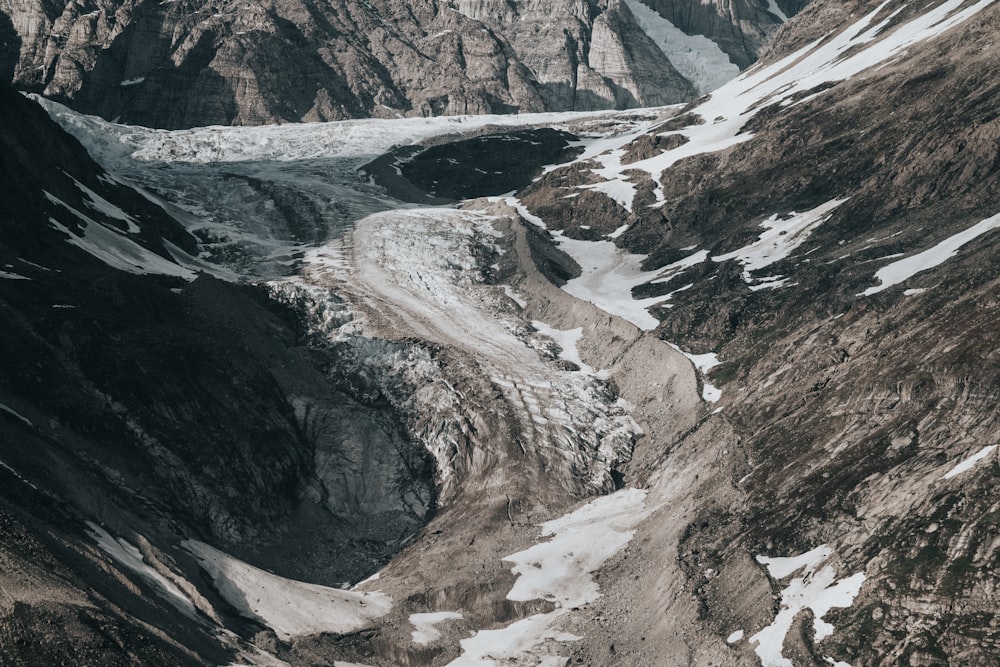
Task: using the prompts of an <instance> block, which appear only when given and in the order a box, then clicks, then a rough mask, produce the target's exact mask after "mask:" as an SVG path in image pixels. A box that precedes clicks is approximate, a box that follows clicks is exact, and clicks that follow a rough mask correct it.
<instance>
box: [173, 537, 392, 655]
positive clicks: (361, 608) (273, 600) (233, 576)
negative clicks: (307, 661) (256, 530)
mask: <svg viewBox="0 0 1000 667" xmlns="http://www.w3.org/2000/svg"><path fill="white" fill-rule="evenodd" d="M182 546H183V547H184V548H185V549H187V550H188V551H190V552H191V553H192V554H194V556H195V557H196V558H197V559H198V562H199V563H200V564H201V567H202V569H204V570H205V572H207V573H208V575H209V576H211V577H212V580H213V582H214V583H215V588H216V589H217V590H218V591H219V593H220V594H221V595H222V597H223V598H225V599H226V601H227V602H229V604H231V605H233V607H235V608H236V609H237V611H239V612H240V613H241V614H242V615H244V616H246V617H247V618H252V619H256V620H258V621H260V622H262V623H263V624H265V625H267V626H268V627H269V628H271V629H272V630H274V631H275V633H276V634H277V635H278V637H280V638H281V639H282V640H283V641H288V640H289V639H291V638H293V637H302V636H306V635H314V634H319V633H321V632H333V633H337V634H346V633H349V632H355V631H357V630H361V629H363V628H366V627H369V626H370V625H371V621H372V620H373V619H376V618H379V617H380V616H384V615H385V614H387V613H389V611H390V610H391V609H392V601H391V600H390V599H389V597H388V596H386V595H383V594H382V593H356V592H353V591H342V590H339V589H336V588H329V587H327V586H319V585H317V584H307V583H303V582H301V581H293V580H291V579H285V578H284V577H279V576H277V575H274V574H271V573H270V572H266V571H264V570H261V569H259V568H256V567H253V566H252V565H248V564H247V563H244V562H243V561H241V560H238V559H236V558H233V557H232V556H230V555H229V554H227V553H224V552H222V551H219V550H218V549H215V548H214V547H211V546H209V545H207V544H205V543H203V542H198V541H197V540H185V541H184V542H183V543H182Z"/></svg>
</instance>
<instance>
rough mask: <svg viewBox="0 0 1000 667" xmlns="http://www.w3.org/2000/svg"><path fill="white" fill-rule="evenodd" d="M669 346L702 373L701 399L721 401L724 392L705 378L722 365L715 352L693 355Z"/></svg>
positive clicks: (670, 344) (709, 401)
mask: <svg viewBox="0 0 1000 667" xmlns="http://www.w3.org/2000/svg"><path fill="white" fill-rule="evenodd" d="M681 289H684V288H681ZM678 291H679V290H678ZM667 345H669V346H670V347H672V348H674V349H675V350H677V351H678V352H680V353H681V354H683V355H684V356H685V357H687V358H688V359H689V360H690V361H691V363H692V364H693V365H694V367H695V368H696V369H697V370H698V372H699V373H701V375H702V378H701V384H702V388H701V397H702V398H703V399H704V400H705V401H707V402H708V403H718V402H719V399H721V398H722V390H721V389H719V388H718V387H716V386H715V385H712V384H710V383H709V382H708V380H707V379H706V378H705V376H706V375H708V372H709V371H710V370H712V369H713V368H715V367H716V366H718V365H719V364H721V363H722V362H721V361H719V357H718V356H717V355H716V354H715V353H714V352H706V353H705V354H691V353H690V352H685V351H684V350H682V349H681V348H680V347H678V346H677V345H674V344H673V343H670V342H667ZM713 414H714V413H713Z"/></svg>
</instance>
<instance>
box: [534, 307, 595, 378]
mask: <svg viewBox="0 0 1000 667" xmlns="http://www.w3.org/2000/svg"><path fill="white" fill-rule="evenodd" d="M531 326H533V327H535V329H536V330H537V331H538V333H540V334H542V335H543V336H548V337H549V338H551V339H552V340H554V341H555V343H556V345H558V346H559V348H560V351H559V358H560V359H565V360H566V361H568V362H570V363H573V364H576V365H577V366H579V367H580V372H581V373H586V374H587V375H595V373H594V369H593V368H591V367H590V366H588V365H587V364H585V363H583V360H582V359H581V358H580V351H579V350H578V349H577V347H576V346H577V343H579V342H580V339H581V338H582V337H583V327H577V328H575V329H568V330H566V331H562V330H559V329H556V328H554V327H551V326H549V325H548V324H546V323H545V322H539V321H538V320H532V321H531Z"/></svg>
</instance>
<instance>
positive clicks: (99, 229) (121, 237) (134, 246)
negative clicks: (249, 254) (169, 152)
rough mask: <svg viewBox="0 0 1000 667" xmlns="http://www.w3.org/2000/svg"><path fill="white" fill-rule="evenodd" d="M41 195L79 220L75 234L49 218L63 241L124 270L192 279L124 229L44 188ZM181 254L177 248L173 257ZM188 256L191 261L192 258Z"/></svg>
mask: <svg viewBox="0 0 1000 667" xmlns="http://www.w3.org/2000/svg"><path fill="white" fill-rule="evenodd" d="M45 196H46V197H47V198H48V200H49V201H51V202H52V203H53V204H58V205H59V206H62V207H63V208H64V209H66V210H67V211H69V212H70V213H71V214H73V216H74V217H75V218H77V220H78V221H79V222H80V223H82V224H83V232H82V234H76V233H75V232H73V231H72V230H70V229H69V228H68V227H66V226H65V225H63V224H62V223H60V222H59V221H58V220H56V219H55V218H49V223H51V224H52V226H53V227H55V228H56V229H58V230H59V231H61V232H63V233H64V234H66V235H67V239H66V241H67V242H68V243H70V244H71V245H75V246H76V247H78V248H80V249H81V250H83V251H85V252H87V253H88V254H90V255H92V256H94V257H96V258H97V259H99V260H101V261H102V262H104V263H105V264H107V265H108V266H110V267H113V268H115V269H119V270H121V271H126V272H128V273H138V274H147V275H148V274H162V275H167V276H176V277H179V278H184V279H185V280H194V279H195V273H194V271H192V270H190V269H187V268H184V267H183V266H181V265H180V264H177V263H175V262H172V261H170V260H168V259H166V258H164V257H161V256H159V255H157V254H156V253H155V252H152V251H151V250H147V249H146V248H144V247H142V246H141V245H139V244H138V243H136V242H135V241H133V240H131V239H129V238H127V237H126V236H125V233H124V232H120V231H118V230H114V231H112V230H111V229H109V228H108V227H105V226H104V225H102V224H100V223H99V222H96V221H94V220H92V219H91V218H89V217H87V216H86V215H84V214H83V213H81V212H80V211H78V210H76V209H75V208H73V207H72V206H70V205H69V204H66V203H65V202H63V201H62V200H61V199H59V198H58V197H56V196H54V195H52V194H50V193H48V192H46V193H45ZM165 243H166V242H165ZM184 256H185V253H184V252H183V251H181V250H180V249H177V255H176V256H175V259H178V260H183V258H184ZM189 259H190V260H192V261H193V258H189Z"/></svg>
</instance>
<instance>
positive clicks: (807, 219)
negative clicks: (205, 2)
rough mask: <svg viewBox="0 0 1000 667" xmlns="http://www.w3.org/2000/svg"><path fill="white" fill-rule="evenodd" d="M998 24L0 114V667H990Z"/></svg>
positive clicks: (852, 21)
mask: <svg viewBox="0 0 1000 667" xmlns="http://www.w3.org/2000/svg"><path fill="white" fill-rule="evenodd" d="M629 4H630V3H624V4H623V5H620V6H619V7H628V6H629ZM718 7H719V9H718V11H720V12H722V11H723V7H725V8H728V10H731V11H732V12H734V13H735V14H738V13H739V12H741V11H746V9H745V8H744V9H740V7H739V6H738V5H735V4H731V5H725V6H722V5H720V6H718ZM484 8H490V11H492V12H495V13H496V14H495V15H499V14H500V13H502V12H503V11H506V12H509V13H510V14H511V16H515V17H516V16H524V17H530V13H529V11H528V6H527V5H525V4H523V3H510V4H504V5H501V4H500V3H496V4H489V5H476V6H473V5H471V4H470V5H465V4H462V5H459V7H458V9H461V10H462V12H467V13H470V14H474V13H475V12H477V11H480V10H483V9H484ZM505 8H506V9H505ZM795 9H796V7H785V6H784V5H783V4H782V5H778V6H776V9H775V8H772V9H771V10H770V11H771V13H773V15H775V16H777V11H780V12H782V13H787V12H791V11H793V10H795ZM609 11H610V10H609ZM629 11H630V12H632V15H633V17H636V18H637V20H638V17H639V16H641V10H634V9H630V10H629ZM706 11H707V10H706ZM713 11H716V10H713ZM998 11H1000V10H998V9H997V5H996V3H994V2H992V1H991V0H980V1H979V2H975V1H972V2H969V1H962V0H944V1H943V2H942V1H940V0H929V1H927V2H917V3H904V2H895V1H893V0H889V1H888V2H883V3H874V2H871V3H866V2H862V3H854V2H852V3H841V2H838V1H836V0H817V2H815V3H813V4H810V5H809V6H808V7H806V8H804V9H803V10H802V11H801V12H799V13H798V14H797V16H796V17H795V18H793V19H792V20H790V21H789V22H788V23H787V24H785V25H784V27H783V28H782V29H781V30H780V31H779V32H778V33H777V35H776V36H775V38H774V40H773V41H772V42H770V43H769V46H767V47H766V50H765V51H764V52H763V53H762V54H761V57H760V58H759V63H758V64H757V65H755V66H753V67H751V68H749V69H748V70H747V71H746V72H744V73H743V74H742V75H741V76H739V77H737V78H736V79H733V80H732V81H730V82H728V83H726V84H725V85H722V86H721V87H719V88H717V89H715V90H713V91H712V92H711V93H710V94H709V95H706V96H702V97H700V98H699V99H697V100H693V101H691V102H690V103H688V104H686V105H684V106H671V107H659V108H653V109H642V110H636V111H591V112H574V113H540V114H522V115H517V116H512V115H506V116H502V115H496V116H476V117H441V118H404V119H393V120H379V119H366V120H354V121H345V122H339V123H309V124H280V125H272V126H266V127H205V128H194V129H187V130H176V131H162V130H154V129H149V128H143V127H135V126H125V125H118V124H114V123H109V122H106V121H103V120H101V119H99V118H96V117H87V116H81V115H80V114H78V113H76V112H74V111H72V110H69V109H67V108H65V107H62V106H60V105H59V104H56V103H53V102H51V101H47V100H44V99H41V98H34V99H25V98H23V97H21V96H19V95H17V94H14V93H13V92H11V91H9V90H6V89H4V90H3V91H0V92H2V96H0V105H2V107H0V108H3V111H4V117H5V118H9V119H12V120H11V122H10V123H9V124H5V126H4V127H3V128H0V141H2V143H3V151H0V160H2V162H0V164H2V165H3V166H2V169H3V175H4V177H5V179H4V183H5V185H4V187H5V188H7V189H6V190H5V192H4V193H3V195H4V196H3V201H4V202H5V206H7V204H6V202H10V206H11V207H12V208H10V209H4V211H3V215H2V216H0V224H2V225H3V226H4V228H5V230H6V231H7V233H6V234H4V235H3V241H2V242H0V252H2V253H3V255H2V257H0V259H2V260H3V265H4V266H3V268H2V269H0V271H2V272H3V273H2V274H0V304H2V307H3V308H4V311H5V313H7V317H5V321H6V322H8V323H9V324H8V325H6V326H5V328H4V333H3V335H2V336H3V338H2V340H3V341H4V342H3V345H4V348H3V353H2V354H0V359H3V360H4V361H3V366H2V368H3V373H2V374H0V381H2V384H0V406H2V407H0V429H2V430H0V443H2V448H0V461H2V465H0V480H2V483H0V520H2V521H3V522H4V523H3V525H4V532H3V537H2V538H0V553H2V554H3V560H4V563H5V567H4V568H3V573H2V574H0V584H2V589H0V590H2V591H3V592H4V594H5V595H4V597H2V598H0V600H2V602H0V656H3V662H5V663H11V664H51V663H54V662H58V661H60V660H64V661H69V662H73V661H76V662H89V663H94V664H135V663H139V664H185V663H190V664H258V665H283V664H290V665H300V664H303V665H304V664H311V665H312V664H319V665H324V664H325V665H335V666H336V665H341V666H345V665H348V666H349V665H370V666H380V667H381V666H389V665H392V666H397V665H457V666H459V667H461V666H463V665H566V664H569V665H619V664H621V665H637V666H638V665H643V666H645V665H682V664H683V665H690V664H695V665H764V666H766V667H772V666H775V667H778V666H780V667H785V666H787V665H829V664H835V665H844V664H847V665H898V664H909V665H951V664H963V665H964V664H968V665H990V664H994V663H996V661H997V658H998V656H1000V646H998V643H997V639H996V638H997V632H996V627H995V626H996V622H997V621H996V618H995V602H996V593H995V591H996V587H997V577H996V573H997V571H998V569H997V565H998V563H997V559H998V558H1000V553H998V548H1000V541H998V540H997V539H996V532H997V531H996V518H997V516H998V514H997V513H998V511H1000V507H998V505H997V501H996V498H995V493H994V489H995V487H996V477H997V475H998V474H1000V459H998V458H997V457H998V452H1000V447H998V446H997V429H998V424H997V419H996V416H995V412H996V411H995V410H994V409H993V405H994V404H995V402H996V399H997V396H998V394H1000V391H998V387H1000V376H998V373H997V370H996V363H995V357H996V354H995V350H996V349H997V347H998V345H997V341H996V340H995V339H996V336H997V334H996V333H995V332H996V331H997V330H998V328H997V326H996V319H997V312H996V311H997V299H996V296H995V294H996V288H997V281H998V278H1000V277H998V275H997V270H996V268H995V265H996V262H994V261H992V259H993V257H994V256H995V254H996V252H997V243H998V242H1000V236H998V235H997V228H1000V182H998V179H1000V120H998V119H1000V114H998V109H997V100H998V99H1000V96H998V95H997V92H998V91H997V82H996V77H995V76H994V73H995V72H996V71H997V70H998V66H1000V62H998V57H1000V56H998V53H997V51H996V49H995V48H993V45H994V44H995V40H996V35H997V25H998ZM692 14H695V12H692ZM463 16H464V14H463ZM610 18H611V17H608V20H609V21H610ZM462 20H464V19H462ZM470 20H471V19H470ZM476 20H479V19H476ZM519 20H520V19H519ZM532 20H533V19H530V18H524V19H523V22H524V23H526V24H529V25H530V24H531V21H532ZM677 21H678V22H680V18H677ZM595 24H596V21H595ZM543 27H544V22H541V26H540V27H539V31H540V34H541V32H542V28H543ZM564 34H565V33H564ZM647 34H648V33H647ZM574 39H575V38H574ZM539 41H545V42H546V46H547V47H551V42H552V40H551V39H546V40H539ZM745 41H746V42H748V43H749V42H750V41H751V40H750V39H749V38H747V40H745ZM519 48H520V47H519V46H518V45H517V44H516V43H515V41H513V40H512V41H510V49H511V52H512V53H520V52H519V51H518V49H519ZM730 48H735V47H730ZM755 48H757V47H755ZM553 62H556V61H553ZM526 67H527V65H526ZM553 72H554V73H559V72H562V73H561V74H559V76H564V75H565V70H560V69H559V68H554V69H553ZM554 76H555V74H554ZM554 90H558V89H556V88H550V89H549V94H551V93H552V91H554ZM39 105H40V106H41V108H39ZM43 109H44V111H47V112H48V116H49V118H51V119H53V120H55V121H56V122H57V123H58V125H59V126H61V128H62V129H60V127H57V126H56V124H55V123H53V122H52V121H50V120H49V118H46V115H45V113H43ZM67 132H68V133H69V134H67ZM70 135H72V136H70ZM40 149H44V150H40ZM99 165H100V166H99ZM404 201H405V202H410V203H408V204H407V203H404ZM415 204H416V205H415ZM15 206H16V208H13V207H15ZM8 211H9V212H8ZM67 306H75V307H67ZM52 628H58V635H57V634H56V632H55V631H54V630H52ZM67 628H68V630H67ZM80 656H83V658H82V659H80Z"/></svg>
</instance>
